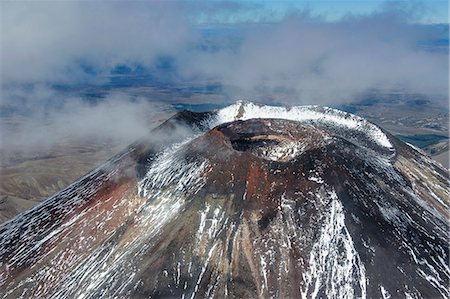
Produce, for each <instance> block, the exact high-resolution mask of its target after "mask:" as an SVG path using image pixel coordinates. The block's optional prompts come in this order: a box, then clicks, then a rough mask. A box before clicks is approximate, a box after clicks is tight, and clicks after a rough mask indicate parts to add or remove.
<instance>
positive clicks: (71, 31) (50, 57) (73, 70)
mask: <svg viewBox="0 0 450 299" xmlns="http://www.w3.org/2000/svg"><path fill="white" fill-rule="evenodd" d="M1 6H2V7H1V8H2V21H1V25H2V29H1V39H2V46H1V50H2V51H1V60H2V73H1V76H2V81H3V83H4V84H13V83H23V82H40V83H45V82H53V83H54V82H66V83H74V82H77V81H78V80H87V79H88V80H92V79H96V80H99V81H101V79H102V76H101V75H105V74H108V73H109V71H110V70H111V69H113V68H114V67H115V66H116V65H118V64H131V65H133V64H141V65H145V64H150V63H152V62H153V61H154V60H155V58H156V57H158V56H159V55H162V54H164V55H173V54H174V53H176V52H177V51H180V49H183V47H185V46H186V45H187V44H189V41H190V40H191V38H192V36H191V34H194V31H192V30H191V29H190V24H189V21H188V19H187V16H186V15H185V14H183V13H182V9H180V8H179V7H173V5H172V4H170V3H168V4H166V3H162V2H156V1H155V2H151V3H148V2H136V1H130V2H119V1H113V2H101V1H93V2H85V1H62V2H55V1H49V2H43V1H37V2H30V1H27V2H21V1H20V2H9V1H8V2H2V4H1ZM84 66H89V67H91V68H92V70H93V71H94V72H95V75H96V76H94V77H93V76H89V74H86V72H85V69H83V67H84ZM86 77H87V78H86Z"/></svg>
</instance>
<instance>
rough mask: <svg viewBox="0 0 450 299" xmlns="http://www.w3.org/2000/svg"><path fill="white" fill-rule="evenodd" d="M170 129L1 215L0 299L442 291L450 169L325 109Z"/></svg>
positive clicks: (177, 123)
mask: <svg viewBox="0 0 450 299" xmlns="http://www.w3.org/2000/svg"><path fill="white" fill-rule="evenodd" d="M187 127H190V128H191V129H186V128H187ZM180 128H183V129H180ZM171 132H183V134H179V135H177V134H174V135H173V138H168V137H167V138H165V140H164V142H163V144H158V146H156V145H155V144H152V143H150V144H147V143H139V144H136V145H133V146H130V148H129V149H128V150H127V151H125V152H123V153H121V154H118V155H117V156H116V157H114V158H113V159H111V160H110V161H108V162H107V163H105V165H103V166H102V167H100V168H98V169H96V170H94V171H93V172H91V173H90V174H88V175H86V176H85V177H83V178H82V179H80V180H79V181H77V182H75V183H74V184H72V185H71V186H69V187H68V188H66V189H65V190H63V191H61V192H59V193H57V194H55V195H54V196H53V197H51V198H49V199H48V200H46V201H45V202H43V203H42V204H40V205H38V206H37V207H35V208H33V209H32V210H29V211H27V212H25V213H23V214H20V215H18V216H17V217H15V218H14V219H12V220H11V221H9V222H7V223H5V224H4V225H2V226H1V227H0V239H1V242H0V261H1V262H0V297H2V298H17V297H21V296H22V297H31V298H100V297H104V298H114V297H125V298H127V297H128V298H205V297H208V298H210V297H211V298H224V297H229V298H325V297H327V298H356V297H362V298H367V297H376V298H389V297H392V298H439V297H441V298H448V296H449V294H448V285H449V275H450V270H449V268H448V258H449V250H448V231H449V227H448V223H447V220H448V216H449V208H448V204H449V203H448V199H449V195H450V194H449V180H448V173H447V172H446V171H445V170H444V169H442V168H441V167H440V166H439V165H438V164H436V163H434V162H433V161H432V160H430V159H429V158H427V157H426V156H424V155H423V154H422V153H420V152H418V151H416V150H415V149H413V148H412V147H410V146H408V145H406V144H404V143H403V142H401V141H399V140H398V139H396V138H395V137H393V136H391V135H389V134H387V133H385V132H383V131H382V130H381V129H379V128H378V127H376V126H375V125H373V124H371V123H369V122H367V121H365V120H363V119H361V118H359V117H357V116H354V115H351V114H348V113H344V112H340V111H337V110H333V109H329V108H321V107H316V106H301V107H292V108H284V107H270V106H260V105H255V104H252V103H242V102H240V103H237V104H235V105H232V106H229V107H226V108H224V109H221V110H218V111H215V112H210V113H203V114H196V113H192V112H187V111H185V112H182V113H180V114H178V115H176V116H175V117H174V118H172V119H170V120H169V121H168V122H166V123H165V124H164V125H163V126H161V128H159V129H158V131H157V132H156V133H155V134H156V135H158V136H169V135H170V134H171ZM186 132H190V133H189V134H188V137H186V136H187V135H186Z"/></svg>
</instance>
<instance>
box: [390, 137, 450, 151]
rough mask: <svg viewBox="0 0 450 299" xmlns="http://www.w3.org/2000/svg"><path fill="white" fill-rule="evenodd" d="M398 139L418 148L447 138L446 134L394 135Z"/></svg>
mask: <svg viewBox="0 0 450 299" xmlns="http://www.w3.org/2000/svg"><path fill="white" fill-rule="evenodd" d="M396 136H397V137H398V138H399V139H400V140H402V141H404V142H408V143H410V144H412V145H415V146H417V147H419V148H424V147H427V146H429V145H432V144H435V143H438V142H440V141H442V140H446V139H448V137H447V136H443V135H433V134H427V135H396Z"/></svg>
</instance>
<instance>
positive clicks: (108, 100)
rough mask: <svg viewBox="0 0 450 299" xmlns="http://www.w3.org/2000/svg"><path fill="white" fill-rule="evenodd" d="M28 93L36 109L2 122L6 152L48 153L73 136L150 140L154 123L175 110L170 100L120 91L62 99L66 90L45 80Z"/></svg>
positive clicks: (128, 141)
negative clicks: (98, 98)
mask: <svg viewBox="0 0 450 299" xmlns="http://www.w3.org/2000/svg"><path fill="white" fill-rule="evenodd" d="M16 96H17V94H16ZM26 96H27V97H32V100H31V99H24V103H26V105H27V106H28V107H27V108H28V110H27V111H30V112H29V113H27V114H26V115H24V116H22V117H19V116H15V117H12V118H6V119H5V120H4V123H2V134H1V142H0V151H2V153H3V154H6V155H8V154H11V153H20V154H24V155H27V154H30V153H31V154H39V153H45V152H46V151H48V150H50V149H51V148H53V147H55V146H57V145H59V144H61V142H64V141H68V140H70V141H71V142H72V143H73V142H75V143H76V142H78V143H81V144H83V143H86V142H92V143H99V144H100V143H104V142H108V143H109V144H112V145H115V146H122V147H125V146H127V145H129V144H131V143H132V142H135V141H136V140H138V139H140V138H145V139H147V140H148V139H149V138H150V137H152V136H151V134H150V131H151V129H152V128H153V127H155V126H156V125H158V124H159V123H160V122H161V121H162V120H165V119H166V118H167V117H169V116H170V115H171V114H172V113H173V110H172V109H171V108H170V107H168V106H167V105H165V104H164V103H158V102H150V101H148V100H147V99H144V98H140V97H130V95H126V94H120V93H116V94H109V95H107V96H106V97H105V98H104V99H102V101H100V102H98V103H92V102H88V101H86V100H83V99H82V98H77V97H72V98H66V99H65V100H61V98H60V97H64V96H65V95H64V94H59V93H57V92H55V91H54V90H52V89H49V88H46V87H44V86H39V87H35V88H33V89H31V90H28V92H27V95H26ZM54 101H57V103H58V104H57V105H56V104H54ZM44 103H47V104H44ZM22 111H23V110H22Z"/></svg>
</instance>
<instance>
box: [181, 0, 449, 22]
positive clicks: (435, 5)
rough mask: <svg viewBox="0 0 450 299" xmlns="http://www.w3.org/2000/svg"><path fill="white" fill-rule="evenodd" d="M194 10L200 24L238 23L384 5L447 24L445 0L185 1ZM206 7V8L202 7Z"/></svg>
mask: <svg viewBox="0 0 450 299" xmlns="http://www.w3.org/2000/svg"><path fill="white" fill-rule="evenodd" d="M187 3H188V5H189V6H193V7H196V8H197V9H198V10H197V11H195V10H194V15H195V18H196V21H197V22H199V23H211V22H214V21H218V22H222V23H239V22H260V21H267V22H276V21H280V20H282V19H283V17H284V16H285V15H286V14H289V13H292V11H295V10H297V11H308V12H309V13H310V14H311V15H312V16H315V17H321V18H323V19H325V20H327V21H336V20H339V19H340V18H342V17H345V16H348V15H353V16H361V15H370V14H371V13H373V12H377V11H380V10H383V9H386V8H387V7H395V8H396V9H399V10H408V11H411V10H415V11H416V15H415V19H414V20H412V21H414V22H418V23H426V24H429V23H448V1H441V0H436V1H434V0H428V1H382V0H359V1H355V0H353V1H346V0H328V1H273V0H271V1H269V0H243V1H230V2H229V1H223V2H222V1H215V2H203V1H188V2H187ZM205 7H209V8H210V9H209V10H204V9H203V8H205Z"/></svg>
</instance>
